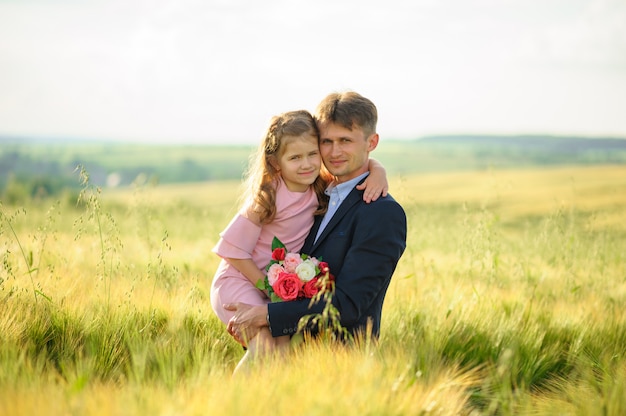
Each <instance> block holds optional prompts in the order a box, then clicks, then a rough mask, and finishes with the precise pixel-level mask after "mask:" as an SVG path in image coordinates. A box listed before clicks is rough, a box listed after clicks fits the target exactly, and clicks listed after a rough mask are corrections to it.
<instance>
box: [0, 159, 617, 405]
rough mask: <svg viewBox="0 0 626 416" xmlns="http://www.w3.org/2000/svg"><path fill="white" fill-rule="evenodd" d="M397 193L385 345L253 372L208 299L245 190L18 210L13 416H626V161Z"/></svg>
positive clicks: (0, 238) (4, 316)
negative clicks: (396, 250)
mask: <svg viewBox="0 0 626 416" xmlns="http://www.w3.org/2000/svg"><path fill="white" fill-rule="evenodd" d="M390 182H391V193H392V194H393V195H394V197H395V198H396V199H397V200H398V201H399V202H400V203H401V204H402V205H403V206H404V208H405V210H406V213H407V218H408V227H409V229H408V241H407V250H406V252H405V254H404V256H403V257H402V259H401V261H400V263H399V265H398V268H397V270H396V273H395V275H394V278H393V281H392V284H391V286H390V288H389V292H388V295H387V299H386V303H385V307H384V312H383V322H382V329H381V337H380V340H379V341H378V342H372V341H371V340H368V339H360V340H357V342H355V343H354V344H353V345H350V346H338V345H335V344H333V343H329V342H325V341H323V340H322V341H309V342H307V343H304V344H299V345H297V346H294V347H293V349H292V351H291V352H290V354H289V355H288V356H286V357H273V358H272V359H269V360H268V361H266V362H262V363H258V365H257V366H256V367H255V368H253V369H251V371H250V372H249V373H248V374H245V375H238V376H237V377H232V370H233V368H234V366H235V365H236V363H237V361H238V360H239V358H240V357H241V356H242V355H243V351H242V349H241V348H240V347H239V346H238V344H236V343H235V342H234V341H233V340H232V339H230V337H229V336H228V334H227V333H226V331H225V328H224V326H223V325H222V323H221V322H220V321H219V320H218V319H217V318H216V317H215V316H214V315H213V313H212V310H211V307H210V303H209V289H210V284H211V279H212V277H213V272H214V270H215V269H216V267H217V264H218V259H217V257H216V256H215V255H214V254H212V252H211V249H212V247H213V245H214V244H215V243H216V241H217V238H218V233H219V232H220V231H221V230H222V229H223V228H224V226H225V225H226V224H227V223H228V222H229V221H230V219H231V217H232V216H233V215H234V213H235V212H236V210H237V198H238V195H239V191H240V188H239V183H237V182H214V183H203V184H186V185H170V186H156V187H153V186H150V185H148V184H144V185H142V186H135V187H132V188H128V189H116V190H111V189H98V188H96V187H93V186H91V185H90V184H89V182H88V180H86V181H85V182H84V188H83V191H82V193H81V198H80V201H79V202H77V200H76V195H72V194H70V195H64V196H62V197H60V198H58V199H43V200H32V201H29V202H28V203H27V204H24V205H22V206H10V205H6V204H2V206H1V207H0V208H1V218H0V258H1V259H2V265H1V266H0V267H1V268H0V312H1V313H0V415H33V414H47V415H146V414H150V415H211V414H219V415H239V414H245V415H251V414H255V415H257V414H258V415H263V414H268V415H269V414H271V415H282V414H285V415H291V414H303V415H326V414H338V415H417V414H421V415H430V414H433V415H554V414H560V415H623V414H626V357H625V352H626V267H625V265H626V167H624V166H592V167H558V168H550V169H538V168H537V169H526V170H485V171H477V172H465V173H440V174H432V175H426V174H424V175H413V176H398V177H392V178H390Z"/></svg>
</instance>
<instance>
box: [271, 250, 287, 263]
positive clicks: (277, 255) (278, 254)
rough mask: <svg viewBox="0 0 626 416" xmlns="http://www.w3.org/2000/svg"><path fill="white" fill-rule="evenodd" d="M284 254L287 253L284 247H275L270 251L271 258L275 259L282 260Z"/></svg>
mask: <svg viewBox="0 0 626 416" xmlns="http://www.w3.org/2000/svg"><path fill="white" fill-rule="evenodd" d="M285 254H287V250H285V248H284V247H281V248H275V249H274V251H272V259H273V260H276V261H281V260H284V259H285Z"/></svg>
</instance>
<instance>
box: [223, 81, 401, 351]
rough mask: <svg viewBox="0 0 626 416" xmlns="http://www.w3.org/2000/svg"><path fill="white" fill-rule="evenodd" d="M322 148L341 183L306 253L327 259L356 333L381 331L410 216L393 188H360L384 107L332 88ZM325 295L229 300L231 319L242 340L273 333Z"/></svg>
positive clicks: (337, 297) (321, 119) (346, 322)
mask: <svg viewBox="0 0 626 416" xmlns="http://www.w3.org/2000/svg"><path fill="white" fill-rule="evenodd" d="M315 118H316V121H317V124H318V127H319V130H320V153H321V156H322V160H323V161H324V165H325V166H326V168H327V169H328V170H329V171H330V173H332V174H333V175H335V177H336V182H335V183H333V184H331V186H329V188H328V189H327V191H326V193H327V194H328V195H330V202H329V208H328V211H327V212H326V214H325V215H323V216H319V217H316V219H315V223H314V225H313V228H312V229H311V232H310V233H309V235H308V237H307V239H306V241H305V242H304V246H303V247H302V250H301V252H302V253H306V254H309V255H311V256H314V257H317V258H322V259H323V260H324V261H325V262H327V263H328V265H329V266H330V272H331V274H333V275H334V276H335V279H336V280H335V293H334V296H333V299H332V302H333V305H334V306H335V307H336V308H337V310H338V311H339V314H340V323H341V325H342V326H343V327H345V328H346V329H347V330H348V331H350V332H351V333H352V334H354V335H356V334H358V333H364V332H365V331H366V330H367V329H368V328H371V331H372V336H373V337H375V338H376V337H378V335H379V333H380V320H381V312H382V306H383V301H384V298H385V294H386V292H387V288H388V287H389V282H390V281H391V277H392V275H393V272H394V270H395V268H396V265H397V263H398V261H399V259H400V256H401V255H402V253H403V252H404V249H405V247H406V231H407V230H406V228H407V227H406V215H405V213H404V210H403V209H402V207H401V206H400V205H399V204H398V203H397V202H396V201H395V200H394V199H393V198H392V197H391V195H387V196H386V197H384V198H379V199H378V200H376V201H373V202H371V203H369V204H367V203H365V202H364V201H363V198H362V194H363V191H359V190H358V189H356V188H355V187H356V186H357V185H358V184H359V183H361V182H363V180H364V179H365V178H366V177H367V175H368V174H369V172H368V163H369V153H370V152H371V151H373V150H374V149H375V148H376V146H377V145H378V140H379V136H378V134H377V133H376V123H377V120H378V112H377V109H376V106H375V105H374V103H372V102H371V101H370V100H369V99H367V98H365V97H363V96H361V95H359V94H357V93H355V92H346V93H333V94H330V95H329V96H327V97H326V98H325V99H324V100H323V101H322V102H321V103H320V104H319V106H318V107H317V110H316V113H315ZM324 306H325V305H324V302H319V303H317V304H315V305H312V306H311V305H310V300H309V299H304V300H299V301H292V302H278V303H270V304H269V305H267V306H254V307H253V306H250V305H245V304H242V303H236V304H229V305H225V307H226V308H227V309H229V310H232V311H236V313H235V316H234V317H233V318H232V319H231V321H230V322H229V324H228V330H229V332H230V333H231V334H232V335H233V336H234V337H235V338H237V339H239V340H242V339H251V338H252V337H254V335H256V333H257V332H258V330H259V328H261V327H263V326H268V325H269V327H270V331H271V333H272V335H273V336H275V337H276V336H281V335H288V334H294V333H296V332H297V329H298V322H299V320H300V318H302V317H303V316H306V315H310V314H315V313H321V312H322V310H323V309H324Z"/></svg>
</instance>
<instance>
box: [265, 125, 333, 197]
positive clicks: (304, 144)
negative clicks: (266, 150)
mask: <svg viewBox="0 0 626 416" xmlns="http://www.w3.org/2000/svg"><path fill="white" fill-rule="evenodd" d="M283 143H284V145H283V146H284V149H281V150H282V151H281V152H279V154H280V156H278V157H277V158H276V164H275V167H276V168H277V169H278V171H279V173H280V175H281V176H282V178H283V180H284V181H285V184H286V185H287V189H289V190H290V191H292V192H305V191H306V190H307V189H308V187H309V185H311V184H312V183H313V182H315V179H317V177H318V176H319V174H320V168H321V166H322V158H321V156H320V150H319V147H318V143H317V137H315V136H310V135H308V134H303V135H301V136H288V137H283Z"/></svg>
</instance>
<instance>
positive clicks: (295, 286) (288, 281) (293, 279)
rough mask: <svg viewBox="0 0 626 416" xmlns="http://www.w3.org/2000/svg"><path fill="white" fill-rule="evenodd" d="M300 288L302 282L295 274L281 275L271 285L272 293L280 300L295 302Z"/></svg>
mask: <svg viewBox="0 0 626 416" xmlns="http://www.w3.org/2000/svg"><path fill="white" fill-rule="evenodd" d="M301 287H302V282H301V281H300V279H298V275H297V274H295V273H281V274H279V275H278V279H277V280H276V282H275V283H274V284H273V285H272V289H274V293H276V295H277V296H278V297H279V298H281V299H282V300H295V299H297V298H298V293H299V292H300V288H301Z"/></svg>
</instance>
